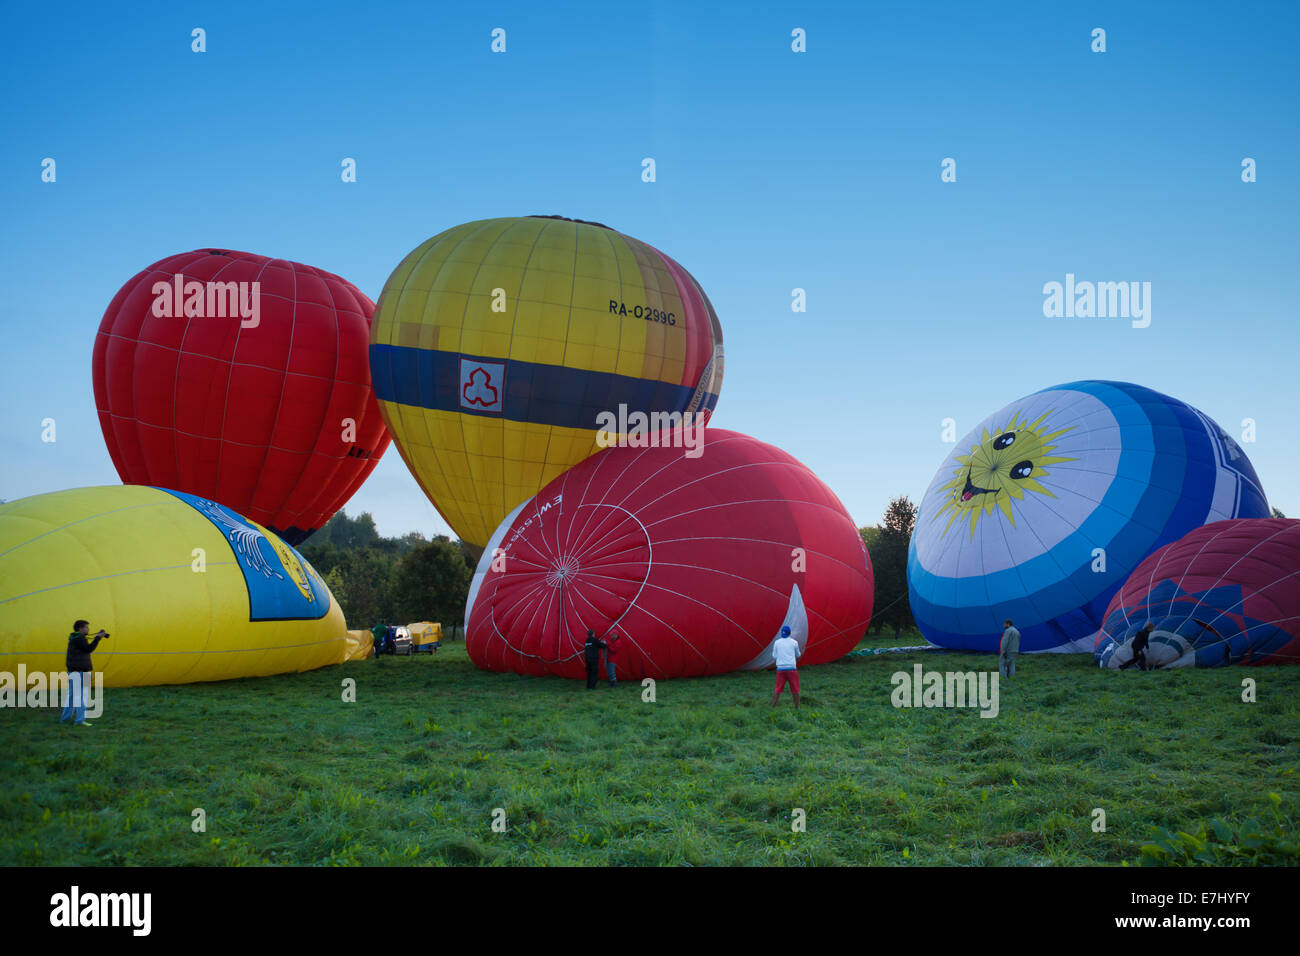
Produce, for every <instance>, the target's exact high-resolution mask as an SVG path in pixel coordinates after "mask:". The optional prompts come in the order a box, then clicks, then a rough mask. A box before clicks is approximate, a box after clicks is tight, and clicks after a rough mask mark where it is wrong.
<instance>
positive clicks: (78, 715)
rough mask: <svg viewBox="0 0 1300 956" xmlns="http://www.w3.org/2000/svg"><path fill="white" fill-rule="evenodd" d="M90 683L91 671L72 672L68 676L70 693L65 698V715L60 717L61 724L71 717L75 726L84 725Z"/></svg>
mask: <svg viewBox="0 0 1300 956" xmlns="http://www.w3.org/2000/svg"><path fill="white" fill-rule="evenodd" d="M89 681H90V672H89V671H85V672H82V671H71V672H69V674H68V693H67V695H66V696H65V697H64V698H63V700H64V703H63V714H62V716H60V717H59V723H63V722H64V721H65V720H67V719H68V718H69V717H71V718H72V722H73V723H74V724H84V723H85V722H86V692H87V691H88V690H89V689H90V688H89V687H88V686H87V684H88V682H89Z"/></svg>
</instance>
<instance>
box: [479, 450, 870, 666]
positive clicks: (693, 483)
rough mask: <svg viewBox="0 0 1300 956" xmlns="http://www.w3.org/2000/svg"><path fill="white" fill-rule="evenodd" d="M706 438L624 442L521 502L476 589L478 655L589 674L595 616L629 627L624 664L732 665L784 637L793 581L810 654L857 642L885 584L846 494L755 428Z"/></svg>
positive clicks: (838, 653)
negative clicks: (586, 645)
mask: <svg viewBox="0 0 1300 956" xmlns="http://www.w3.org/2000/svg"><path fill="white" fill-rule="evenodd" d="M703 449H704V450H703V454H702V455H700V456H699V457H696V458H688V457H686V456H685V455H684V454H683V449H681V448H669V447H661V448H644V449H641V448H629V447H618V448H610V449H607V450H605V451H602V452H601V453H599V454H598V455H595V456H593V457H592V458H589V459H587V460H586V461H584V462H582V463H580V464H579V465H577V466H575V467H574V468H572V469H570V470H569V471H567V472H565V473H564V474H563V475H561V476H560V477H559V478H557V479H555V480H554V481H552V482H551V483H550V484H548V485H547V486H546V487H545V488H544V489H542V492H541V493H540V494H539V495H537V496H536V497H535V498H533V499H531V500H529V501H528V502H526V503H525V504H524V505H522V506H521V507H519V508H517V509H516V510H515V512H514V513H513V514H512V515H511V516H510V517H509V518H507V519H506V521H504V522H503V523H502V525H501V527H500V528H498V530H497V533H496V534H495V535H494V536H493V539H492V541H491V542H490V543H489V546H488V547H487V549H486V550H485V551H484V555H483V560H482V562H481V563H480V566H479V569H478V574H477V575H476V581H475V584H474V587H473V588H472V590H471V593H470V599H469V605H468V608H467V614H466V617H467V629H466V649H467V650H468V652H469V655H470V658H471V659H472V660H473V661H474V662H475V663H476V664H478V665H479V666H480V667H485V668H488V669H490V670H499V671H516V672H518V673H525V674H558V675H561V676H565V677H581V676H582V675H583V674H584V667H583V662H582V645H583V642H584V641H585V639H586V632H587V629H588V628H591V629H592V630H594V631H595V633H596V635H597V636H598V637H602V638H603V637H605V636H606V635H607V634H608V633H609V632H610V630H611V628H614V627H617V629H618V631H619V632H620V633H622V634H624V635H625V636H626V640H625V641H624V642H623V648H622V649H621V650H620V652H619V654H618V655H617V658H616V662H617V667H618V675H619V676H620V677H622V678H626V679H640V678H642V677H655V678H666V677H691V676H700V675H705V674H721V673H725V672H727V671H731V670H735V669H737V668H740V667H744V666H745V665H746V664H747V663H749V662H751V661H753V660H754V659H755V657H756V656H757V655H759V654H760V653H761V652H762V651H764V649H765V648H766V647H767V646H768V645H769V644H770V642H771V641H772V639H773V637H775V635H776V632H777V630H778V629H779V628H780V626H781V624H782V621H783V620H784V619H785V617H786V613H787V610H788V609H789V608H790V606H791V602H792V592H793V589H794V586H795V585H797V586H798V589H799V593H800V594H801V596H802V600H803V604H804V611H805V613H806V616H807V627H808V636H807V645H806V652H805V655H804V656H803V657H802V658H801V660H800V664H801V665H811V664H818V663H823V662H825V661H830V660H835V659H837V658H839V657H842V656H843V655H844V654H846V653H847V652H848V651H850V650H851V649H852V648H853V647H854V646H855V645H856V644H857V642H858V641H859V640H860V639H861V638H862V636H863V634H864V633H865V632H866V628H867V625H868V623H869V622H870V620H871V604H872V597H873V585H872V575H871V567H870V562H869V559H868V557H867V553H866V549H865V548H864V547H863V544H862V538H861V537H860V535H859V534H858V530H857V528H856V527H855V526H854V524H853V521H852V520H851V519H850V518H849V516H848V514H847V513H846V512H845V511H844V508H843V506H842V505H841V504H840V502H839V499H837V498H836V497H835V495H834V494H833V493H832V492H831V491H830V489H828V488H827V487H826V486H825V485H824V484H822V483H821V481H820V480H818V478H817V477H816V476H815V475H814V474H813V473H812V472H811V471H809V470H808V469H807V468H806V467H805V466H804V465H802V464H800V463H799V462H798V461H796V460H795V459H794V458H792V457H791V456H790V455H788V454H786V453H785V452H783V451H781V450H779V449H777V448H773V447H772V446H771V445H766V444H764V443H762V442H759V441H757V440H755V439H753V438H749V437H748V436H745V435H741V434H738V433H736V432H728V431H723V430H720V429H708V430H707V431H706V433H705V441H704V445H703Z"/></svg>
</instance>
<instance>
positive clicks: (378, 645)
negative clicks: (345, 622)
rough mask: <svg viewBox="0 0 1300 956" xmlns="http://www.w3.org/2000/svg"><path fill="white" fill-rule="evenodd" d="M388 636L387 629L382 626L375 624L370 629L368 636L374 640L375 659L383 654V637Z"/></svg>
mask: <svg viewBox="0 0 1300 956" xmlns="http://www.w3.org/2000/svg"><path fill="white" fill-rule="evenodd" d="M387 634H388V628H387V627H385V626H384V625H383V624H376V625H375V626H374V627H372V628H371V629H370V636H371V637H373V638H374V642H373V643H374V650H375V657H378V656H379V655H380V654H382V653H383V652H384V637H385V635H387Z"/></svg>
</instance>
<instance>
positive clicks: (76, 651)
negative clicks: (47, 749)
mask: <svg viewBox="0 0 1300 956" xmlns="http://www.w3.org/2000/svg"><path fill="white" fill-rule="evenodd" d="M89 633H90V622H89V621H77V622H76V623H75V624H73V625H72V633H71V634H69V635H68V698H67V703H66V704H65V705H64V708H63V716H61V717H60V718H59V723H63V722H64V721H65V720H67V719H68V718H69V717H71V718H72V722H73V723H74V724H76V725H77V726H78V727H93V726H94V724H89V723H87V722H86V694H87V692H88V691H89V690H90V688H89V681H90V672H91V670H92V669H93V666H92V665H91V663H90V655H91V653H92V652H93V651H94V650H95V648H96V647H98V646H99V642H100V641H104V640H107V639H108V631H105V630H103V629H102V628H101V629H100V630H99V631H98V632H97V633H96V634H95V637H94V639H93V640H87V639H86V635H87V634H89Z"/></svg>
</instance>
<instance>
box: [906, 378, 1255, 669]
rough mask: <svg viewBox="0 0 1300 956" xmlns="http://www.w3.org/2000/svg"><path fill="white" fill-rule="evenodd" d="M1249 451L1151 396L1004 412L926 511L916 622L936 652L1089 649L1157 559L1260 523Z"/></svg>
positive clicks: (1092, 391) (1106, 394) (1075, 394)
mask: <svg viewBox="0 0 1300 956" xmlns="http://www.w3.org/2000/svg"><path fill="white" fill-rule="evenodd" d="M1268 513H1269V509H1268V503H1267V501H1266V500H1265V498H1264V493H1263V491H1262V490H1261V489H1260V486H1259V479H1258V478H1256V476H1255V471H1254V469H1253V468H1252V467H1251V464H1250V461H1249V460H1248V459H1247V458H1246V455H1245V453H1244V452H1243V451H1242V450H1241V448H1240V447H1239V446H1238V445H1237V443H1236V442H1234V441H1233V440H1232V439H1231V438H1230V437H1228V435H1227V434H1225V433H1224V431H1223V430H1222V429H1221V428H1219V427H1218V426H1217V425H1216V424H1215V423H1214V422H1213V421H1211V420H1210V419H1209V418H1208V417H1206V416H1205V415H1203V414H1202V413H1201V412H1198V411H1197V410H1196V409H1194V408H1192V407H1191V406H1189V405H1185V404H1183V403H1182V402H1180V401H1177V400H1176V399H1173V398H1169V397H1168V396H1165V395H1161V394H1160V393H1159V392H1154V391H1152V390H1151V389H1149V388H1143V387H1141V386H1139V385H1129V384H1126V383H1123V382H1095V381H1086V382H1073V383H1071V384H1068V385H1058V386H1055V387H1053V388H1048V389H1044V390H1043V391H1041V392H1037V393H1035V394H1033V395H1030V396H1028V397H1027V398H1022V399H1021V400H1019V401H1017V402H1013V403H1011V404H1010V405H1008V406H1007V407H1006V408H1003V409H1001V410H1000V411H997V412H995V413H994V414H992V415H990V416H989V417H988V418H986V419H985V420H984V421H983V422H981V423H980V424H979V425H978V426H977V427H976V428H975V430H974V431H972V432H971V433H970V434H969V435H967V436H966V437H965V438H963V439H962V440H961V441H959V442H958V443H957V445H956V446H955V447H954V448H953V450H952V452H951V453H950V454H949V455H948V458H947V460H946V461H945V462H944V464H943V467H941V468H940V469H939V473H938V475H936V476H935V479H934V481H933V482H932V483H931V484H930V487H929V489H928V490H927V491H926V493H925V497H924V498H923V499H922V500H921V506H920V509H919V512H918V514H917V518H916V529H915V531H914V533H913V535H912V542H911V548H910V551H909V554H908V565H907V580H908V592H909V596H910V599H911V607H912V614H913V616H914V617H915V618H916V622H917V624H918V625H919V627H920V628H921V632H922V633H923V634H924V635H925V637H926V638H927V639H928V640H929V641H931V642H932V643H934V644H940V645H943V646H946V647H954V648H967V649H972V650H984V651H996V650H997V649H998V641H999V638H1000V635H1001V632H1002V628H1003V624H1002V622H1003V620H1004V619H1005V618H1010V619H1011V620H1012V621H1014V622H1015V626H1016V628H1017V629H1018V630H1019V631H1020V633H1021V649H1022V650H1024V651H1051V650H1055V651H1075V652H1083V651H1089V652H1090V651H1092V649H1093V645H1094V643H1095V635H1096V633H1097V630H1098V628H1100V626H1101V622H1102V616H1103V613H1104V612H1105V609H1106V605H1107V604H1108V603H1109V602H1110V599H1111V597H1112V596H1113V595H1114V594H1115V592H1116V591H1117V590H1118V589H1119V587H1120V585H1121V584H1122V583H1123V582H1124V580H1125V579H1126V578H1127V577H1128V575H1129V572H1131V571H1132V570H1133V569H1134V568H1135V567H1137V565H1138V564H1139V563H1140V562H1141V561H1142V560H1143V559H1144V558H1145V557H1146V556H1147V555H1148V554H1150V553H1151V552H1152V551H1154V550H1155V549H1156V548H1159V547H1161V546H1162V545H1165V544H1168V543H1169V542H1170V541H1173V540H1175V539H1176V538H1178V537H1180V536H1181V535H1183V534H1186V533H1187V532H1188V531H1190V530H1192V529H1193V528H1197V527H1200V526H1201V525H1203V524H1206V523H1207V522H1210V521H1219V520H1221V519H1225V518H1238V517H1248V518H1255V517H1264V516H1266V515H1267V514H1268Z"/></svg>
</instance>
